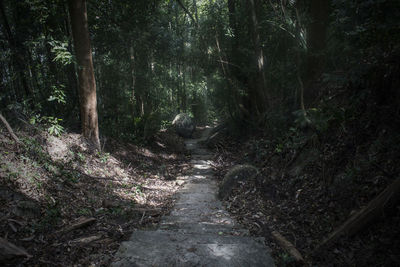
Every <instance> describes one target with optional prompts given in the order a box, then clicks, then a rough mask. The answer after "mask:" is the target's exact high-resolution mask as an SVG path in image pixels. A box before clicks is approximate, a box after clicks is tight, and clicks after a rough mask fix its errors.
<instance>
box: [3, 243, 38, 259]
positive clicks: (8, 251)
mask: <svg viewBox="0 0 400 267" xmlns="http://www.w3.org/2000/svg"><path fill="white" fill-rule="evenodd" d="M14 257H27V258H31V257H32V256H31V255H30V254H29V253H28V252H26V250H25V249H23V248H21V247H17V246H16V245H14V244H12V243H10V242H8V241H7V240H5V239H3V238H1V237H0V261H4V260H7V259H12V258H14Z"/></svg>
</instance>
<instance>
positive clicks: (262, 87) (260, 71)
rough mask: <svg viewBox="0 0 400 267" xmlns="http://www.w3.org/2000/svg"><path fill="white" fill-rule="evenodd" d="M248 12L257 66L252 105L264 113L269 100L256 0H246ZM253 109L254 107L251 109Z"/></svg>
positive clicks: (257, 2)
mask: <svg viewBox="0 0 400 267" xmlns="http://www.w3.org/2000/svg"><path fill="white" fill-rule="evenodd" d="M247 3H248V6H249V9H250V10H249V11H250V22H249V26H250V31H251V35H252V39H253V45H254V52H255V59H256V64H257V75H256V80H255V82H256V84H255V85H254V87H255V92H254V95H252V96H251V98H252V99H253V101H252V102H253V103H254V104H255V105H256V107H255V108H256V111H257V112H260V113H261V112H264V111H265V110H266V107H268V106H270V105H271V103H270V98H269V96H268V91H267V80H266V77H265V62H264V51H263V49H262V46H261V40H260V32H259V29H258V28H259V23H258V16H257V10H258V8H259V6H260V4H259V1H258V0H247ZM253 108H254V107H253Z"/></svg>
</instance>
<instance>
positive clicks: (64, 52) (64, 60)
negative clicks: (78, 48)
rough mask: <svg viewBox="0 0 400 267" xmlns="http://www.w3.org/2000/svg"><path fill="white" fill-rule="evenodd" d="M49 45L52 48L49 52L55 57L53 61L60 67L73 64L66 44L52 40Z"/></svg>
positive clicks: (72, 58)
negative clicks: (60, 65)
mask: <svg viewBox="0 0 400 267" xmlns="http://www.w3.org/2000/svg"><path fill="white" fill-rule="evenodd" d="M49 45H50V46H51V47H52V48H51V52H52V53H54V55H55V57H54V59H53V61H55V62H57V63H60V64H62V65H69V64H72V63H74V60H75V59H74V57H73V55H72V54H71V52H70V51H69V50H68V42H61V41H55V40H52V41H50V42H49Z"/></svg>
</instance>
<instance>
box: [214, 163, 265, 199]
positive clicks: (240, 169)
mask: <svg viewBox="0 0 400 267" xmlns="http://www.w3.org/2000/svg"><path fill="white" fill-rule="evenodd" d="M258 174H259V171H258V169H257V168H256V167H254V166H251V165H237V166H235V167H233V168H232V169H230V170H229V171H228V173H227V174H226V175H225V177H224V179H223V180H222V182H221V184H220V186H219V191H218V197H219V198H220V199H222V200H223V199H226V198H227V197H228V196H229V195H230V194H231V191H232V189H233V188H234V187H235V186H236V185H237V184H238V183H239V182H243V181H248V180H251V179H255V178H256V177H257V176H258Z"/></svg>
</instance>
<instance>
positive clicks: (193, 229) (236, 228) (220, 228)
mask: <svg viewBox="0 0 400 267" xmlns="http://www.w3.org/2000/svg"><path fill="white" fill-rule="evenodd" d="M159 229H160V230H172V231H176V232H179V233H185V234H204V233H207V234H224V235H238V236H248V235H249V234H250V233H249V231H248V230H245V229H243V228H242V227H241V226H240V225H221V224H212V223H205V222H203V223H185V222H181V223H177V222H167V221H162V222H161V223H160V225H159Z"/></svg>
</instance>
